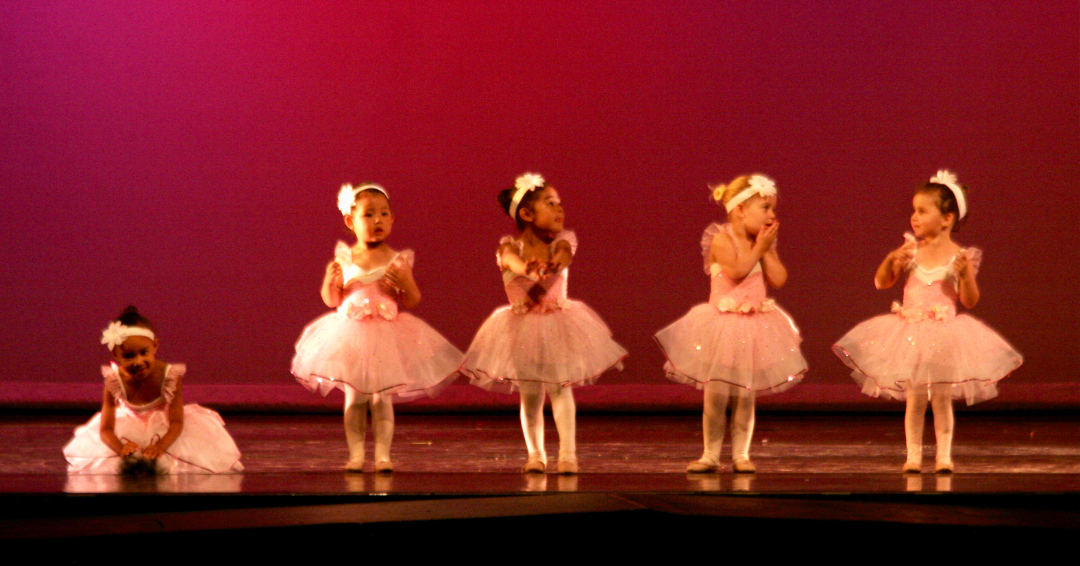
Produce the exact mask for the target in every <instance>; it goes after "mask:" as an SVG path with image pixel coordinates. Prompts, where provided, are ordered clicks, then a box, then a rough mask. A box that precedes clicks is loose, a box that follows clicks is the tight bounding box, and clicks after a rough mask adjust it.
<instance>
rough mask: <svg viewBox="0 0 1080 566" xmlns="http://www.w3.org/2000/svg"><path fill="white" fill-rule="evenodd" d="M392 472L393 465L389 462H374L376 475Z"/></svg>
mask: <svg viewBox="0 0 1080 566" xmlns="http://www.w3.org/2000/svg"><path fill="white" fill-rule="evenodd" d="M392 471H394V464H392V463H391V462H390V460H379V461H378V462H375V473H377V474H389V473H390V472H392Z"/></svg>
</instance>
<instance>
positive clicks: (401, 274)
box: [381, 262, 413, 295]
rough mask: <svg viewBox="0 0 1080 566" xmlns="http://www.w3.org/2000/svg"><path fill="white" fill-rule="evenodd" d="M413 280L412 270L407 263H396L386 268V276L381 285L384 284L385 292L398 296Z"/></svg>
mask: <svg viewBox="0 0 1080 566" xmlns="http://www.w3.org/2000/svg"><path fill="white" fill-rule="evenodd" d="M412 280H413V275H412V268H411V267H409V265H408V264H407V263H405V262H394V263H391V264H390V266H389V267H387V268H386V275H385V276H383V278H382V281H381V283H383V284H384V290H386V291H388V292H390V294H393V295H396V294H398V293H400V292H401V290H402V289H404V288H405V286H406V285H408V283H409V282H410V281H412Z"/></svg>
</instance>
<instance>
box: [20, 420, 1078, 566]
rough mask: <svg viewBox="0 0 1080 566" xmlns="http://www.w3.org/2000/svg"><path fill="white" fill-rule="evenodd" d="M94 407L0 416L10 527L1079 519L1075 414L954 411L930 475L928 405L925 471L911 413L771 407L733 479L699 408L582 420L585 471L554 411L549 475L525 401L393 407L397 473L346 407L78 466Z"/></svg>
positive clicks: (107, 530) (83, 532)
mask: <svg viewBox="0 0 1080 566" xmlns="http://www.w3.org/2000/svg"><path fill="white" fill-rule="evenodd" d="M89 417H90V415H79V416H71V415H59V416H57V415H7V416H2V417H0V443H2V444H3V445H4V446H5V449H4V450H3V452H2V453H0V501H2V502H4V505H3V508H4V509H5V511H4V512H3V516H2V518H0V539H7V540H9V541H22V542H23V543H27V544H29V543H31V542H32V541H33V540H38V539H42V538H46V539H47V538H57V539H59V538H71V537H102V536H105V537H114V536H141V535H147V534H155V533H157V534H161V533H166V534H167V533H183V532H187V533H190V532H192V531H200V532H203V533H206V532H224V531H228V530H230V529H232V530H236V529H241V530H244V529H246V531H244V532H248V533H249V534H250V533H259V534H258V536H264V535H265V533H266V532H267V529H270V530H271V531H274V530H275V529H278V530H280V529H281V528H303V527H311V526H326V525H338V526H341V525H360V524H401V523H402V522H412V523H410V524H414V525H415V524H417V523H416V522H417V521H420V522H424V521H427V522H431V523H430V524H442V523H444V522H445V521H456V522H458V523H459V524H461V523H460V522H461V521H466V522H467V521H470V520H481V521H483V520H489V521H490V520H495V521H506V520H507V519H509V518H522V517H551V516H559V517H563V518H566V517H571V516H576V517H578V519H576V520H577V521H578V522H579V523H580V522H584V523H585V524H586V525H587V524H588V521H592V520H594V518H595V517H608V518H611V517H631V516H632V517H633V519H628V518H625V519H620V521H622V522H623V523H626V524H630V525H638V524H663V525H667V526H668V528H673V529H674V528H676V526H677V525H680V523H678V521H675V522H673V520H672V517H682V518H683V519H687V518H693V520H700V519H701V518H702V517H711V518H713V519H716V520H725V521H731V520H737V519H739V520H741V519H751V520H755V521H762V520H764V521H781V522H784V521H786V522H787V523H788V524H789V526H790V525H802V528H804V530H805V529H809V530H808V531H807V532H810V531H812V530H813V529H814V528H818V527H822V525H836V524H843V525H845V526H844V527H843V528H846V529H850V528H852V527H851V525H855V524H859V525H862V526H861V527H860V528H863V529H869V528H870V527H867V526H866V525H885V526H887V528H889V529H896V528H898V527H899V526H904V525H907V526H911V525H947V526H950V527H970V528H983V529H985V528H991V529H993V528H998V529H1001V528H1004V529H1014V530H1015V529H1020V530H1021V531H1024V532H1025V533H1027V534H1028V535H1030V534H1031V532H1040V533H1059V532H1061V530H1062V529H1064V530H1065V531H1066V532H1068V533H1072V534H1070V535H1069V537H1068V539H1070V540H1071V539H1072V535H1074V534H1075V532H1076V530H1077V529H1080V426H1078V425H1080V418H1078V416H1077V415H1075V414H1071V413H1070V414H1022V413H1019V414H1000V413H997V414H970V413H969V414H962V415H959V416H958V418H957V425H956V438H955V443H954V449H953V458H954V460H955V462H956V473H954V474H951V475H935V474H933V473H932V466H933V453H934V448H933V433H932V430H933V429H932V420H931V418H930V417H929V416H928V420H927V436H926V440H927V446H926V448H925V453H926V455H927V457H926V462H925V465H924V473H923V474H911V475H904V474H901V473H900V471H899V470H900V466H901V464H902V463H903V460H904V431H903V417H902V415H901V414H888V415H882V414H850V413H847V414H794V413H787V414H784V413H759V415H758V419H757V427H756V431H755V435H754V441H753V445H752V447H751V457H752V458H753V460H754V462H755V464H756V465H757V468H758V473H756V474H733V473H732V472H731V470H730V464H729V463H728V462H726V461H725V462H724V466H722V469H721V472H720V473H715V474H688V473H686V472H685V468H686V465H687V463H689V462H690V461H691V460H693V459H695V458H696V457H698V456H699V455H700V452H701V447H700V438H701V418H700V416H699V415H692V414H671V415H662V414H661V415H657V414H650V415H579V418H578V457H579V462H580V465H581V473H579V474H577V475H558V474H555V473H552V472H554V467H555V466H554V460H555V458H554V456H553V455H554V454H556V453H557V451H558V450H557V438H558V437H557V434H556V431H555V430H554V426H553V425H552V424H551V423H550V416H549V426H548V428H547V431H546V434H547V448H548V453H549V454H550V455H552V456H551V460H552V462H551V463H550V464H549V473H548V474H522V473H520V472H519V471H518V470H519V469H520V467H521V466H522V465H523V463H524V459H525V447H524V441H523V440H522V436H521V430H520V426H519V424H518V421H517V416H516V415H514V414H487V415H475V414H473V415H431V414H426V415H418V414H412V415H409V414H406V415H398V418H397V427H396V432H395V437H394V445H393V458H394V464H395V471H394V472H393V473H392V474H375V473H372V472H371V471H370V462H369V471H368V472H367V473H362V474H356V473H345V472H344V471H343V469H342V466H343V463H344V461H345V459H346V453H347V451H346V447H345V441H344V433H343V432H342V425H341V419H340V418H339V417H331V416H327V415H314V416H304V415H273V414H246V415H229V414H226V415H224V417H225V420H226V425H227V428H228V430H229V431H230V432H231V433H232V435H233V437H234V438H235V439H236V442H237V444H238V445H239V446H240V449H241V450H242V452H243V460H242V462H243V464H244V466H245V468H246V469H245V472H244V473H243V474H229V475H216V476H215V475H186V476H181V475H177V476H159V477H139V478H123V477H118V476H68V475H67V474H66V473H65V462H64V461H63V458H62V456H61V453H60V449H61V447H62V446H63V445H64V444H65V443H66V442H67V440H68V439H69V438H70V436H71V433H72V429H73V428H74V427H75V426H76V425H78V424H81V423H83V422H85V421H86V420H87V419H88V418H89ZM368 449H369V455H370V451H371V441H370V440H369V442H368ZM728 450H729V445H727V444H725V447H724V455H723V458H725V459H727V458H729V454H730V453H729V452H728ZM620 513H621V514H622V515H620ZM631 514H632V515H631ZM740 518H741V519H740ZM504 524H520V523H513V522H511V523H504ZM808 525H809V526H808ZM582 528H587V526H585V527H582ZM678 528H684V527H678ZM828 528H833V527H832V526H830V527H828ZM394 532H399V531H394ZM924 534H926V533H923V532H917V533H915V534H914V535H915V536H922V535H924ZM984 534H987V533H986V532H984ZM251 536H255V535H251ZM754 536H757V535H754ZM1009 536H1012V535H1011V534H1010V535H1009ZM1025 536H1027V535H1025ZM1056 537H1057V535H1054V537H1052V538H1049V539H1048V541H1050V542H1047V544H1052V543H1053V541H1057V540H1058V538H1056ZM1062 540H1064V539H1062ZM1017 552H1021V551H1020V550H1019V549H1018V550H1017ZM66 558H69V557H68V556H65V559H66Z"/></svg>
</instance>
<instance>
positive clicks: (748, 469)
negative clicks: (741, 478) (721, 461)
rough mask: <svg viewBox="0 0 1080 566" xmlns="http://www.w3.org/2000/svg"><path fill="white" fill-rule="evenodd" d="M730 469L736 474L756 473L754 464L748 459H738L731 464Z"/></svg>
mask: <svg viewBox="0 0 1080 566" xmlns="http://www.w3.org/2000/svg"><path fill="white" fill-rule="evenodd" d="M731 469H732V471H734V472H735V473H736V474H752V473H754V472H756V471H757V468H755V467H754V463H753V462H751V461H750V458H739V459H738V460H735V461H734V462H732V463H731Z"/></svg>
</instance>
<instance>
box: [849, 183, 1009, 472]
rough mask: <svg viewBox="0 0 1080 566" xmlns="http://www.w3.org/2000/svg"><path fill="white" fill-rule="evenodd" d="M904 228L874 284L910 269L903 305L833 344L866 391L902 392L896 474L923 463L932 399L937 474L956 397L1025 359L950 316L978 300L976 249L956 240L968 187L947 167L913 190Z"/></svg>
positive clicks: (990, 334) (976, 393) (990, 392)
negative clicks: (901, 449) (901, 446)
mask: <svg viewBox="0 0 1080 566" xmlns="http://www.w3.org/2000/svg"><path fill="white" fill-rule="evenodd" d="M912 206H913V208H914V212H913V213H912V215H911V230H912V231H913V232H914V235H911V234H905V235H904V236H905V239H906V240H907V241H906V242H905V243H904V245H902V246H900V247H899V248H897V249H895V250H893V251H891V252H889V254H888V255H887V256H885V260H884V261H882V262H881V265H880V266H878V269H877V273H876V274H875V275H874V285H875V286H876V287H877V288H878V289H888V288H890V287H892V286H893V285H895V284H896V282H897V281H898V280H899V279H900V276H901V275H905V274H906V275H907V283H906V284H905V285H904V302H903V304H900V303H896V302H894V303H893V307H892V311H893V314H886V315H881V316H877V317H874V318H872V319H870V320H867V321H865V322H863V323H861V324H859V325H858V326H856V327H855V328H853V329H852V330H851V331H850V332H848V333H847V334H846V335H845V336H844V337H843V338H841V339H840V340H839V341H837V343H836V344H835V345H834V346H833V351H834V352H836V355H837V356H840V359H841V360H843V361H844V363H845V364H847V365H848V366H849V367H851V369H852V373H851V375H852V377H854V378H855V381H857V382H859V384H860V385H861V386H862V391H863V393H866V394H867V395H871V396H874V397H890V398H893V399H906V401H907V414H906V415H905V417H904V432H905V436H906V437H907V461H906V462H905V463H904V467H903V471H904V472H905V473H907V472H913V473H919V472H920V471H921V470H922V447H923V446H922V441H923V426H924V424H925V419H926V405H927V400H928V399H929V403H930V406H931V407H933V411H934V431H935V433H936V436H937V461H936V463H935V466H934V471H935V472H938V473H949V472H952V470H953V461H952V438H953V406H952V402H953V399H956V398H961V397H962V398H964V399H966V400H967V403H968V404H969V405H971V404H974V403H977V402H979V401H983V400H986V399H989V398H991V397H994V396H996V395H997V386H996V383H997V382H998V381H999V380H1001V379H1002V378H1004V377H1005V376H1007V375H1008V374H1009V373H1010V372H1012V371H1013V370H1014V369H1016V368H1017V367H1019V366H1020V364H1021V363H1022V362H1023V358H1022V357H1021V356H1020V354H1019V353H1017V352H1016V350H1014V349H1013V348H1012V346H1010V345H1009V344H1008V343H1006V342H1005V340H1004V339H1003V338H1001V336H998V335H997V333H995V332H994V331H993V330H991V329H990V328H989V327H987V326H986V325H985V324H983V323H982V322H981V321H979V320H977V319H976V318H974V317H972V316H970V315H966V314H961V315H957V314H956V300H957V299H958V298H959V299H960V302H961V303H962V304H963V305H964V306H965V307H966V308H969V309H970V308H973V307H974V306H975V304H976V303H977V302H979V286H978V284H977V283H976V282H975V276H976V275H977V274H978V271H979V265H980V263H981V262H982V250H980V249H977V248H962V247H960V245H959V244H957V243H956V242H954V241H953V239H952V233H953V232H955V231H958V230H959V227H960V225H961V224H962V223H963V221H964V219H965V218H966V216H967V195H966V190H965V188H964V187H962V186H961V185H960V184H959V183H958V182H957V180H956V176H955V175H954V174H952V173H951V172H949V171H938V174H937V175H936V176H934V177H932V178H931V179H930V182H929V183H925V184H923V185H922V186H921V187H919V188H918V189H916V191H915V197H914V199H913V201H912Z"/></svg>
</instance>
